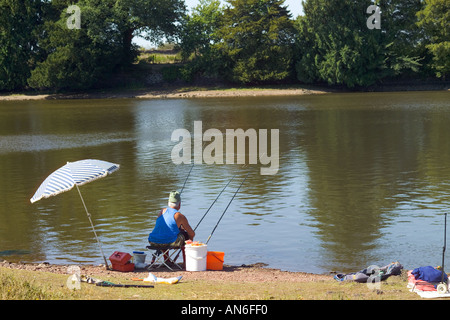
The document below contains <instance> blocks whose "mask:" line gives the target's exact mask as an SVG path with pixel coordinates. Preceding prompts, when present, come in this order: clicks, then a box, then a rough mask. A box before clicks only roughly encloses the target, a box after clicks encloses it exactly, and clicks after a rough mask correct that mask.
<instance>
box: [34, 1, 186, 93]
mask: <svg viewBox="0 0 450 320" xmlns="http://www.w3.org/2000/svg"><path fill="white" fill-rule="evenodd" d="M77 6H78V7H79V8H80V11H81V28H80V29H68V27H67V19H68V18H69V16H70V14H69V13H67V12H66V10H63V11H62V12H61V15H60V17H59V19H58V20H57V21H54V20H53V21H47V22H46V24H45V30H46V32H44V33H43V34H42V35H41V38H40V42H41V43H42V46H43V47H44V49H45V51H46V52H47V56H46V57H45V58H44V59H43V60H42V61H40V62H39V63H38V64H37V66H36V68H35V69H34V70H33V71H32V72H31V77H30V78H29V80H28V83H29V85H30V86H31V87H33V88H54V89H84V88H90V87H93V86H94V85H95V84H96V83H98V82H99V81H101V80H102V79H106V78H107V77H109V76H110V75H111V74H112V73H113V72H114V71H116V70H118V69H120V68H123V67H126V66H128V65H129V64H131V63H132V62H133V61H134V59H135V58H136V57H137V54H138V50H137V46H136V45H133V44H132V39H133V37H134V36H135V35H136V34H138V33H145V37H146V38H147V39H152V40H156V39H158V37H161V35H162V34H165V35H167V37H170V36H171V35H172V34H174V32H175V28H176V27H175V23H176V22H177V21H178V19H179V16H180V14H181V12H182V11H183V10H184V4H183V2H182V0H145V1H144V0H102V1H100V0H81V1H79V2H77Z"/></svg>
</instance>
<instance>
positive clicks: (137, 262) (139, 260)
mask: <svg viewBox="0 0 450 320" xmlns="http://www.w3.org/2000/svg"><path fill="white" fill-rule="evenodd" d="M146 257H147V255H146V254H145V253H144V252H141V251H133V258H134V266H135V267H136V268H137V269H144V268H145V267H146V266H147V265H146V264H145V258H146Z"/></svg>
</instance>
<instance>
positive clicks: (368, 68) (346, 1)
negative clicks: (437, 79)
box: [296, 0, 420, 87]
mask: <svg viewBox="0 0 450 320" xmlns="http://www.w3.org/2000/svg"><path fill="white" fill-rule="evenodd" d="M368 4H370V3H368V2H365V1H356V0H307V1H304V2H303V8H304V12H305V16H304V17H300V18H298V20H297V23H296V27H297V30H298V31H297V35H298V36H297V37H298V39H297V44H298V50H299V60H298V62H297V65H296V70H297V76H298V79H299V80H301V81H304V82H316V81H323V82H327V83H328V84H338V85H345V86H348V87H354V86H368V85H371V84H374V83H376V82H377V81H379V80H380V79H383V78H385V77H387V76H393V75H398V74H400V73H401V72H403V71H404V70H414V71H417V70H418V68H419V66H420V63H419V58H418V57H417V56H414V54H415V52H416V51H417V50H416V49H415V48H414V44H415V43H416V42H417V39H416V37H417V34H418V33H417V30H415V15H414V11H413V10H414V9H416V8H417V5H418V4H420V3H419V2H418V1H417V0H386V1H385V0H383V1H380V3H379V6H380V7H381V8H383V9H382V12H381V16H382V19H381V29H369V28H368V27H367V19H368V18H369V15H368V14H367V13H366V10H367V7H368ZM411 8H412V9H411ZM405 27H407V28H408V27H409V29H408V31H407V32H405Z"/></svg>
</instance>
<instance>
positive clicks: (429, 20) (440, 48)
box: [417, 0, 450, 78]
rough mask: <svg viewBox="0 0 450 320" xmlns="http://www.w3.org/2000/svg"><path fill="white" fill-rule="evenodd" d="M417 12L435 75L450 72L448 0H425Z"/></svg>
mask: <svg viewBox="0 0 450 320" xmlns="http://www.w3.org/2000/svg"><path fill="white" fill-rule="evenodd" d="M424 2H425V5H424V8H423V9H422V10H421V11H419V12H418V13H417V16H418V18H419V21H418V23H417V25H418V26H419V27H420V28H422V29H423V30H424V32H425V41H424V42H425V44H426V48H427V49H428V50H429V52H430V53H431V55H432V56H433V62H432V68H433V69H434V70H435V73H436V76H437V77H439V78H445V77H446V75H448V74H449V73H450V25H449V21H450V5H449V1H448V0H425V1H424Z"/></svg>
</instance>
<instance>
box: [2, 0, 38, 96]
mask: <svg viewBox="0 0 450 320" xmlns="http://www.w3.org/2000/svg"><path fill="white" fill-rule="evenodd" d="M42 6H43V4H41V1H37V0H22V1H19V0H0V90H14V89H23V88H24V87H25V86H26V81H27V78H28V77H29V75H30V70H31V68H32V67H33V65H34V53H36V52H37V50H38V46H37V41H36V38H37V32H38V31H37V28H38V27H39V26H40V25H41V24H42Z"/></svg>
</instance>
